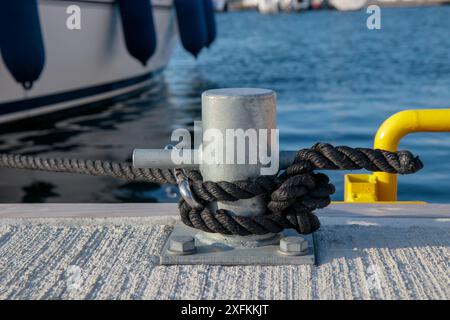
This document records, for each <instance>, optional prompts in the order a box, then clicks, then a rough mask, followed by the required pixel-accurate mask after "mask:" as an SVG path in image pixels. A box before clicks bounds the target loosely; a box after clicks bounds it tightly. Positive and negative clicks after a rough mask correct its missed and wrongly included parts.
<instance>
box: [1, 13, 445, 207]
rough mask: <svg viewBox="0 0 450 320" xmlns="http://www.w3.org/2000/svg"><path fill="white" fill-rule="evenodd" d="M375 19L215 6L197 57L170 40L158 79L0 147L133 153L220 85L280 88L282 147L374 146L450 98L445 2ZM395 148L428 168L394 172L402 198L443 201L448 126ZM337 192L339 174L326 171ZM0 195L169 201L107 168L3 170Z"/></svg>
mask: <svg viewBox="0 0 450 320" xmlns="http://www.w3.org/2000/svg"><path fill="white" fill-rule="evenodd" d="M381 18H382V21H381V22H382V29H381V30H376V31H374V30H372V31H371V30H368V29H367V28H366V19H367V14H366V13H365V12H363V11H362V12H349V13H340V12H334V11H320V12H306V13H301V14H279V15H259V14H257V13H255V12H235V13H227V14H220V15H218V16H217V22H218V28H219V34H218V39H217V41H216V42H215V43H214V44H213V46H212V48H210V49H209V50H205V51H203V52H202V53H201V55H200V57H199V58H198V59H197V60H195V59H193V58H192V57H191V56H190V55H188V54H187V53H185V52H184V51H183V50H182V49H181V48H177V50H176V52H175V53H174V56H173V58H172V60H171V63H170V65H169V67H168V68H167V70H166V71H165V74H164V79H163V81H162V83H161V84H160V85H159V86H157V87H155V88H152V89H151V90H149V91H148V92H146V93H145V94H143V95H142V96H140V97H135V98H132V99H130V100H128V101H126V102H123V103H116V104H114V105H111V106H109V107H107V108H105V109H103V110H101V111H100V112H97V113H93V114H84V115H83V114H79V115H77V116H76V117H71V118H69V119H65V120H59V121H57V122H56V123H54V124H53V125H39V124H37V125H34V126H33V127H30V128H23V130H21V131H16V132H10V133H4V134H1V135H0V143H1V145H0V151H1V152H16V153H28V154H39V155H42V156H46V157H52V156H59V157H79V158H88V159H108V160H116V161H127V160H130V156H131V153H132V150H133V149H134V148H159V147H163V146H164V145H165V144H167V143H168V142H169V137H170V133H171V131H172V130H173V129H175V128H179V127H188V128H189V127H190V126H192V122H193V120H199V119H200V94H201V93H202V92H203V91H204V90H207V89H212V88H223V87H262V88H269V89H273V90H275V91H276V92H277V110H278V119H277V121H278V126H279V128H280V140H281V147H282V149H290V150H293V149H299V148H304V147H310V146H311V145H313V144H314V143H315V142H317V141H322V142H329V143H332V144H335V145H349V146H353V147H358V146H359V147H371V146H372V145H373V137H374V134H375V132H376V130H377V128H378V126H379V125H380V124H381V123H382V121H383V120H384V119H386V118H387V117H389V116H390V115H391V114H393V113H395V112H397V111H400V110H403V109H410V108H412V109H416V108H445V107H447V108H449V107H450V7H449V6H447V7H434V8H405V9H382V17H381ZM400 147H401V148H402V149H409V150H411V151H413V152H414V153H417V154H419V155H420V156H421V158H422V160H423V162H424V163H425V169H424V170H423V171H421V172H419V173H417V174H415V175H413V176H402V177H400V178H399V198H400V199H401V200H425V201H429V202H450V133H426V134H425V133H423V134H422V133H421V134H414V135H410V136H408V137H406V138H405V139H403V140H402V143H401V145H400ZM330 176H331V178H332V180H333V182H334V183H335V184H336V188H337V192H336V194H335V196H334V199H335V200H339V199H342V197H343V173H341V172H339V173H335V172H333V173H330ZM0 177H1V179H0V201H1V202H172V201H176V197H177V195H176V193H175V191H176V190H174V189H173V188H170V187H168V186H163V187H159V186H157V185H152V184H147V183H127V182H123V181H119V180H115V179H110V178H98V177H86V176H81V175H73V174H50V173H42V172H29V171H20V170H13V169H1V170H0Z"/></svg>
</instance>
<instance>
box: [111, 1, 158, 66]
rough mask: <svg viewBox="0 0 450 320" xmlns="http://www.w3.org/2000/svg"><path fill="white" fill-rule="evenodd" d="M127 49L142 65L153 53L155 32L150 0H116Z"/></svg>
mask: <svg viewBox="0 0 450 320" xmlns="http://www.w3.org/2000/svg"><path fill="white" fill-rule="evenodd" d="M118 2H119V10H120V17H121V19H122V30H123V35H124V38H125V44H126V46H127V50H128V52H129V53H130V55H131V56H133V57H134V58H136V59H137V60H139V61H140V62H141V63H142V64H143V65H144V66H145V65H146V64H147V62H148V60H149V59H150V58H151V56H152V55H153V54H154V53H155V50H156V32H155V25H154V23H153V12H152V4H151V1H150V0H132V1H130V0H118Z"/></svg>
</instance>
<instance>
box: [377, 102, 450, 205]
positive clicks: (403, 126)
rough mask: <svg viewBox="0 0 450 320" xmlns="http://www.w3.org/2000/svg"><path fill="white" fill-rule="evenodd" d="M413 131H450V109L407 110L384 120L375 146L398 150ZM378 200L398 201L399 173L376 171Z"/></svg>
mask: <svg viewBox="0 0 450 320" xmlns="http://www.w3.org/2000/svg"><path fill="white" fill-rule="evenodd" d="M413 132H450V109H427V110H405V111H401V112H398V113H396V114H394V115H393V116H391V117H390V118H388V119H387V120H386V121H384V122H383V124H382V125H381V127H380V128H379V129H378V131H377V134H376V136H375V141H374V148H375V149H384V150H388V151H397V147H398V144H399V142H400V140H401V139H402V138H403V137H404V136H405V135H407V134H409V133H413ZM374 175H375V178H376V181H377V195H378V201H397V175H396V174H389V173H384V172H375V173H374Z"/></svg>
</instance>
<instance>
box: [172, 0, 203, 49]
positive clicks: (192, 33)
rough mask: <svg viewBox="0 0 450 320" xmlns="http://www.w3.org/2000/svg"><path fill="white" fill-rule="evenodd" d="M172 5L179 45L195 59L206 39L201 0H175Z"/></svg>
mask: <svg viewBox="0 0 450 320" xmlns="http://www.w3.org/2000/svg"><path fill="white" fill-rule="evenodd" d="M174 3H175V11H176V13H177V20H178V31H179V34H180V38H181V43H182V44H183V47H184V49H186V51H188V52H190V53H192V54H193V55H194V57H197V56H198V54H199V52H200V51H201V50H202V48H203V47H205V46H206V44H207V38H208V34H207V29H206V19H205V8H204V3H203V0H175V2H174Z"/></svg>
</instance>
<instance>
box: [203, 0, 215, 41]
mask: <svg viewBox="0 0 450 320" xmlns="http://www.w3.org/2000/svg"><path fill="white" fill-rule="evenodd" d="M203 2H204V8H205V22H206V30H207V33H208V37H207V41H206V46H207V47H209V46H210V45H211V43H213V42H214V40H215V39H216V19H215V16H214V5H213V3H212V0H203Z"/></svg>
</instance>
